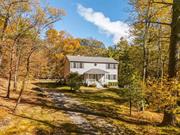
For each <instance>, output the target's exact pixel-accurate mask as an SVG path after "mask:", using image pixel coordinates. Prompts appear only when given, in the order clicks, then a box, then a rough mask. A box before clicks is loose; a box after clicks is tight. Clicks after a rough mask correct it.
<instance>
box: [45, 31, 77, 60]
mask: <svg viewBox="0 0 180 135" xmlns="http://www.w3.org/2000/svg"><path fill="white" fill-rule="evenodd" d="M46 36H47V42H48V43H50V48H53V49H54V53H55V54H56V56H58V58H59V57H62V56H61V55H65V54H70V53H73V52H74V51H75V50H76V49H77V48H79V47H80V43H79V40H77V39H74V38H73V37H71V36H70V35H68V34H67V33H66V32H64V31H60V32H58V31H57V30H55V29H50V30H48V31H47V32H46Z"/></svg>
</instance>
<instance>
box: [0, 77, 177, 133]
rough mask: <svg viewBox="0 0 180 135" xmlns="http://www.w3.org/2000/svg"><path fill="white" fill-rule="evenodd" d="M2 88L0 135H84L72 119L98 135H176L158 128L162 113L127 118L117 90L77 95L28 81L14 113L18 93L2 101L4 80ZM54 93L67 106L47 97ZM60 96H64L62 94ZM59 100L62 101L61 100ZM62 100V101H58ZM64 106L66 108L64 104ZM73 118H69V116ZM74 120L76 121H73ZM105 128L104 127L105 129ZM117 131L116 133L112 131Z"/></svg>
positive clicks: (92, 90) (85, 91)
mask: <svg viewBox="0 0 180 135" xmlns="http://www.w3.org/2000/svg"><path fill="white" fill-rule="evenodd" d="M0 81H1V82H2V81H4V83H3V84H4V85H1V87H0V89H1V91H0V94H1V95H2V97H1V98H0V101H1V105H0V111H1V114H0V135H1V134H2V135H14V134H16V135H21V134H22V135H24V134H37V135H42V134H43V135H46V134H53V133H54V134H62V135H66V134H77V135H81V134H84V130H86V129H85V128H84V126H83V125H81V126H82V127H79V125H78V124H76V123H75V122H73V119H72V116H73V118H74V116H75V117H76V116H77V115H78V118H84V119H85V120H86V121H87V122H88V123H89V124H90V125H92V126H93V129H94V130H96V131H98V132H99V133H101V134H109V133H108V132H114V134H120V132H122V133H124V134H125V135H126V134H129V135H133V134H137V135H151V134H153V135H156V134H157V135H159V134H163V135H176V134H177V135H178V134H180V129H179V128H178V127H159V126H157V124H159V123H160V122H161V120H162V117H163V115H162V114H161V113H156V112H151V111H150V110H146V111H144V112H138V111H137V110H136V109H135V108H133V113H132V116H129V108H128V104H127V102H126V100H125V99H124V98H122V96H121V94H120V90H119V89H114V88H107V89H102V90H101V89H96V88H92V87H81V89H80V90H79V91H77V92H74V91H71V90H70V88H69V87H67V86H63V87H60V86H58V85H56V84H54V83H53V82H50V83H48V82H45V81H40V82H39V81H38V82H37V81H35V82H30V83H29V85H28V87H27V89H26V91H25V92H24V93H23V100H22V102H21V104H20V105H19V106H18V110H17V111H16V112H15V113H13V112H12V109H13V107H14V105H15V101H16V100H15V99H16V98H17V94H18V92H12V94H11V99H10V100H7V99H5V98H3V96H4V95H5V92H6V89H5V88H6V80H0ZM53 91H54V92H56V93H59V94H61V96H63V97H65V98H64V100H67V101H68V100H70V101H71V102H70V103H69V104H67V106H66V103H64V101H63V102H61V106H56V105H57V104H56V103H57V101H55V100H53V99H52V98H50V96H49V95H48V93H49V92H53ZM62 94H63V95H62ZM63 97H62V98H63ZM60 100H61V98H60ZM63 104H65V106H64V105H63ZM72 113H73V114H75V115H72V116H71V115H70V114H72ZM75 120H76V118H75ZM106 126H107V127H106ZM114 129H116V131H114Z"/></svg>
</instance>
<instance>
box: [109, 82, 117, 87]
mask: <svg viewBox="0 0 180 135" xmlns="http://www.w3.org/2000/svg"><path fill="white" fill-rule="evenodd" d="M108 86H118V82H109V83H108Z"/></svg>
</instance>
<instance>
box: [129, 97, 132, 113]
mask: <svg viewBox="0 0 180 135" xmlns="http://www.w3.org/2000/svg"><path fill="white" fill-rule="evenodd" d="M131 114H132V100H131V97H130V99H129V115H130V116H131Z"/></svg>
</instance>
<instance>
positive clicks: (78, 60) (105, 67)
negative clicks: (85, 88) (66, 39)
mask: <svg viewBox="0 0 180 135" xmlns="http://www.w3.org/2000/svg"><path fill="white" fill-rule="evenodd" d="M66 57H67V60H66V63H65V76H67V75H68V74H69V73H70V72H78V73H79V74H80V75H83V78H84V82H85V83H86V84H87V85H91V84H96V86H97V87H101V86H103V85H105V84H106V85H108V84H109V83H111V84H117V82H118V62H117V61H116V60H114V59H113V58H107V57H85V56H66Z"/></svg>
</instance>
